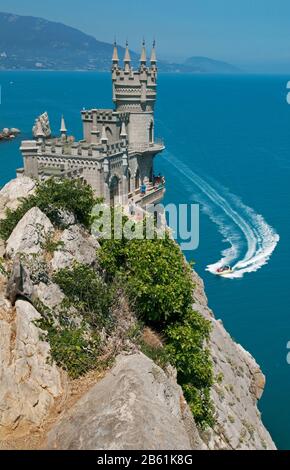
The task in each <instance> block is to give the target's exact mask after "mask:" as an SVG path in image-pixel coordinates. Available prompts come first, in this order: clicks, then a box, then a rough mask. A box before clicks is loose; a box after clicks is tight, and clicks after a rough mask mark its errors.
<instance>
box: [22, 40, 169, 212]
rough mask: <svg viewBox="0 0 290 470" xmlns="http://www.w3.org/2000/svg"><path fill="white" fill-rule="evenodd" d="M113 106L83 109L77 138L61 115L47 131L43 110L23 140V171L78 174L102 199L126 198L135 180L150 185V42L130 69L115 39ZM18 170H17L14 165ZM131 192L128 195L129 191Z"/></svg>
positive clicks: (153, 75)
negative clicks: (58, 123)
mask: <svg viewBox="0 0 290 470" xmlns="http://www.w3.org/2000/svg"><path fill="white" fill-rule="evenodd" d="M112 62H113V63H112V81H113V101H114V103H115V108H114V109H98V108H92V109H83V110H82V111H81V118H82V122H83V139H82V140H80V141H75V139H74V137H72V136H69V135H68V131H67V128H66V124H65V120H64V117H63V116H62V118H61V126H60V136H59V137H57V138H54V137H53V134H52V131H51V129H50V123H49V118H48V115H47V113H44V114H42V115H41V116H39V117H38V118H37V119H36V120H35V123H34V126H33V135H34V138H35V140H29V141H23V142H22V143H21V148H20V150H21V152H22V155H23V160H24V170H23V172H24V174H26V175H27V176H32V177H35V178H40V179H42V178H47V177H49V176H57V177H60V178H81V179H82V180H84V181H85V182H87V183H88V184H90V185H91V186H92V188H93V189H94V191H95V193H96V195H97V196H100V197H104V198H105V200H106V201H107V202H110V203H112V202H113V201H115V199H116V198H117V202H126V200H127V199H128V197H129V196H130V195H132V194H136V193H140V186H141V185H143V186H144V185H145V186H146V185H147V186H148V188H149V187H150V188H151V187H152V183H153V181H154V172H153V160H154V157H155V156H156V155H157V154H158V153H159V152H161V151H162V150H163V149H164V144H163V142H161V141H158V140H156V139H155V136H154V105H155V101H156V92H157V88H156V81H157V67H156V54H155V44H153V49H152V53H151V59H150V65H147V59H146V49H145V43H144V42H143V45H142V52H141V57H140V67H139V68H138V70H133V68H132V66H131V58H130V53H129V48H128V44H126V50H125V57H124V67H123V68H122V67H120V66H119V58H118V54H117V47H116V44H115V45H114V53H113V60H112ZM18 174H22V170H19V171H18ZM130 197H131V196H130Z"/></svg>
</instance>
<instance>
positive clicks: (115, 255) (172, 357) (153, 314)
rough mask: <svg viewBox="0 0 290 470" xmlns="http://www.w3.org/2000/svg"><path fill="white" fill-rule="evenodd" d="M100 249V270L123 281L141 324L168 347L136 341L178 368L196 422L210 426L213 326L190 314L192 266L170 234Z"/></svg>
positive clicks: (114, 242) (111, 242) (118, 242)
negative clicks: (159, 335) (157, 333)
mask: <svg viewBox="0 0 290 470" xmlns="http://www.w3.org/2000/svg"><path fill="white" fill-rule="evenodd" d="M101 245H102V248H101V254H100V261H101V264H102V266H103V267H104V268H105V269H106V270H109V272H110V274H111V276H115V277H119V278H121V280H122V282H123V285H124V287H125V289H126V291H127V293H128V295H129V299H130V303H131V306H132V307H133V308H134V309H135V311H136V312H137V315H138V316H139V318H140V320H141V321H142V322H143V323H144V324H145V325H146V324H147V325H148V324H149V325H151V326H152V325H153V326H154V327H155V328H156V329H158V331H161V332H162V334H163V337H164V338H165V342H166V344H165V347H164V348H155V347H154V348H153V347H151V346H150V345H148V344H146V343H144V342H143V341H142V340H140V338H137V339H135V341H136V342H137V344H139V347H140V349H141V350H142V351H143V352H144V353H145V354H146V355H148V356H149V357H151V358H152V359H153V360H154V361H155V362H156V363H157V364H158V365H160V366H161V367H164V365H165V364H166V363H168V362H170V363H171V364H172V365H173V366H175V367H176V369H177V376H178V383H179V384H180V385H181V386H182V388H183V391H184V395H185V398H186V399H187V401H188V403H189V406H190V408H191V411H192V413H193V416H194V418H195V421H196V423H197V424H198V425H200V426H201V427H205V426H212V425H213V423H214V419H213V406H212V402H211V398H210V388H211V385H212V383H213V372H212V362H211V359H210V354H209V351H208V350H207V349H206V342H207V341H208V339H209V335H210V329H211V326H210V322H208V321H207V320H205V319H204V318H203V316H202V315H201V314H200V313H198V312H194V311H193V310H192V302H193V291H194V284H193V281H192V274H191V267H190V265H189V264H188V263H186V261H185V259H184V257H183V254H182V252H181V251H180V248H179V247H178V245H177V244H176V243H175V242H174V241H173V240H172V239H170V238H169V236H168V235H166V236H165V238H164V239H158V238H155V239H153V240H131V241H128V240H125V239H122V240H114V239H112V240H104V241H103V242H102V243H101Z"/></svg>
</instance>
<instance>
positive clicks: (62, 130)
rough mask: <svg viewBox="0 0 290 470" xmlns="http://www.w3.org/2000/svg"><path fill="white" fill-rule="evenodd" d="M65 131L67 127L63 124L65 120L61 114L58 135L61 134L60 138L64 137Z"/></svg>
mask: <svg viewBox="0 0 290 470" xmlns="http://www.w3.org/2000/svg"><path fill="white" fill-rule="evenodd" d="M66 133H67V128H66V125H65V120H64V117H63V116H61V124H60V135H61V138H62V140H65V139H66Z"/></svg>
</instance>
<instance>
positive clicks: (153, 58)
mask: <svg viewBox="0 0 290 470" xmlns="http://www.w3.org/2000/svg"><path fill="white" fill-rule="evenodd" d="M150 63H151V68H152V70H153V71H154V72H156V71H157V59H156V41H155V39H154V41H153V46H152V51H151V57H150Z"/></svg>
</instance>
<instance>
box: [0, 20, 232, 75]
mask: <svg viewBox="0 0 290 470" xmlns="http://www.w3.org/2000/svg"><path fill="white" fill-rule="evenodd" d="M118 51H119V54H120V58H123V56H124V52H125V51H124V48H123V47H121V46H118ZM112 52H113V46H112V44H108V43H106V42H102V41H98V40H97V39H95V38H94V37H93V36H89V35H88V34H85V33H83V32H81V31H79V30H78V29H75V28H71V27H70V26H66V25H64V24H62V23H56V22H53V21H47V20H44V19H42V18H35V17H32V16H20V15H14V14H11V13H0V70H9V69H10V70H11V69H12V70H13V69H15V70H16V69H18V70H34V69H35V70H37V69H38V70H41V69H43V70H45V69H50V70H99V71H109V70H110V69H111V57H112ZM131 58H132V64H133V66H134V67H136V66H137V65H138V64H139V54H136V53H135V52H134V51H131ZM158 68H159V70H160V71H161V72H181V73H203V72H208V73H211V72H213V73H227V72H229V73H233V72H234V71H237V69H235V67H233V66H231V65H229V64H225V63H223V62H218V61H214V60H212V59H207V58H204V57H192V58H190V59H188V60H187V61H186V62H185V63H183V64H177V63H170V62H166V61H159V62H158Z"/></svg>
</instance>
